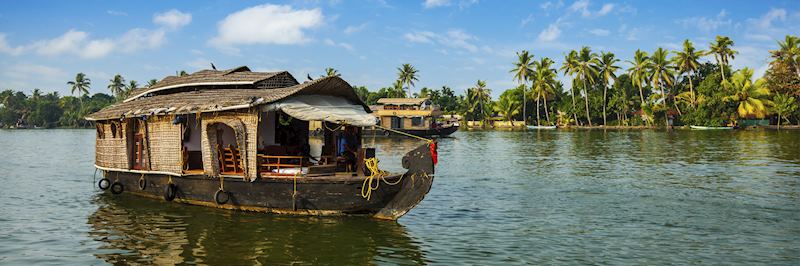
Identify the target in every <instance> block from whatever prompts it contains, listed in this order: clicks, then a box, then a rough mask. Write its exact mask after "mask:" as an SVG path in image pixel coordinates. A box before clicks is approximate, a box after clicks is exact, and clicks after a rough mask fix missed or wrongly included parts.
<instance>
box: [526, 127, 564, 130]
mask: <svg viewBox="0 0 800 266" xmlns="http://www.w3.org/2000/svg"><path fill="white" fill-rule="evenodd" d="M527 127H528V129H530V130H538V129H556V128H557V127H556V126H527Z"/></svg>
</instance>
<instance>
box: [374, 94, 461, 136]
mask: <svg viewBox="0 0 800 266" xmlns="http://www.w3.org/2000/svg"><path fill="white" fill-rule="evenodd" d="M370 109H372V111H373V113H374V114H375V116H377V117H378V119H380V122H379V124H380V125H379V126H378V127H373V128H370V129H367V132H365V134H367V135H379V136H380V135H383V136H402V135H404V134H403V133H405V134H410V135H414V136H419V137H447V136H449V135H450V134H453V132H456V131H457V130H458V127H459V123H458V120H455V121H453V120H451V119H444V118H443V117H442V111H440V110H439V108H438V106H436V105H434V104H432V103H431V101H430V99H428V98H381V99H378V105H375V106H370Z"/></svg>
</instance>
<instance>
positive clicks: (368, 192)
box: [361, 158, 403, 200]
mask: <svg viewBox="0 0 800 266" xmlns="http://www.w3.org/2000/svg"><path fill="white" fill-rule="evenodd" d="M364 164H365V165H366V167H367V169H369V171H370V173H371V174H370V175H369V176H368V177H366V178H365V179H364V183H362V184H361V197H363V198H365V199H367V200H370V198H372V191H374V190H377V189H378V187H379V186H380V184H381V182H380V181H383V182H384V183H386V184H387V185H390V186H394V185H397V184H399V183H400V181H403V176H402V175H401V176H400V179H398V180H397V181H396V182H389V181H386V176H388V175H389V173H388V172H386V171H384V170H381V169H380V168H378V158H369V159H366V160H364ZM376 179H377V180H376Z"/></svg>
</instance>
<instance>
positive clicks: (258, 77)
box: [125, 66, 297, 102]
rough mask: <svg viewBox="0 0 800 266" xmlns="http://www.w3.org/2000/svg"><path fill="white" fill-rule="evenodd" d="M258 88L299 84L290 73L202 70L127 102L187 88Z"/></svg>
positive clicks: (168, 80)
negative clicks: (238, 86)
mask: <svg viewBox="0 0 800 266" xmlns="http://www.w3.org/2000/svg"><path fill="white" fill-rule="evenodd" d="M257 83H261V84H259V85H262V86H256V87H259V88H280V87H289V86H292V85H296V84H297V80H295V79H294V77H292V75H291V74H289V72H286V71H282V72H252V71H250V68H248V67H246V66H241V67H237V68H233V69H228V70H210V69H206V70H200V71H197V72H194V73H192V74H189V75H186V76H180V77H178V76H168V77H166V78H164V79H162V80H161V81H159V82H157V83H156V84H155V85H153V86H151V87H145V88H140V89H136V90H133V91H131V93H130V96H129V97H128V98H127V99H125V102H129V101H133V100H135V99H137V98H140V97H143V96H145V95H147V94H153V93H157V92H158V93H164V92H166V91H168V90H177V89H181V88H186V87H209V86H236V85H240V86H253V85H257Z"/></svg>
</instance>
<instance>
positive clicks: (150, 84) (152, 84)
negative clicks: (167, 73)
mask: <svg viewBox="0 0 800 266" xmlns="http://www.w3.org/2000/svg"><path fill="white" fill-rule="evenodd" d="M156 83H158V80H157V79H151V80H148V81H147V87H153V86H155V85H156Z"/></svg>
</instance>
